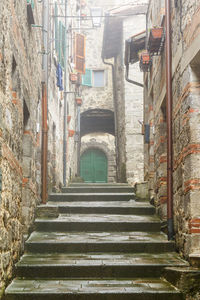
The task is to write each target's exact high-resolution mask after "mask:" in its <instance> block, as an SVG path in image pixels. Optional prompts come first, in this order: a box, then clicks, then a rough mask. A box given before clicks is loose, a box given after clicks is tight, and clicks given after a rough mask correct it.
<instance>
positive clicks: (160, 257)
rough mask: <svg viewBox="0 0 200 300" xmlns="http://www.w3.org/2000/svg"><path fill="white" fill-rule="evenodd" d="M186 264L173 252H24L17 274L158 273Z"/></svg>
mask: <svg viewBox="0 0 200 300" xmlns="http://www.w3.org/2000/svg"><path fill="white" fill-rule="evenodd" d="M171 265H173V266H174V267H175V266H176V267H177V266H186V265H187V264H186V263H185V262H184V261H183V260H181V259H180V258H179V257H178V256H177V255H175V254H174V253H165V254H157V255H155V254H146V253H139V254H133V253H127V254H124V253H122V254H116V253H88V254H85V253H83V254H74V253H68V254H66V253H60V254H58V253H52V254H40V253H34V254H25V255H24V256H23V257H22V259H21V260H20V262H19V263H18V264H17V266H16V275H17V276H18V277H23V278H24V277H25V278H54V277H56V278H69V277H73V278H89V277H90V276H91V275H92V276H91V277H96V278H98V277H99V278H117V277H120V278H133V277H144V278H146V277H152V276H154V277H159V276H161V275H162V272H163V269H164V268H165V267H167V266H171Z"/></svg>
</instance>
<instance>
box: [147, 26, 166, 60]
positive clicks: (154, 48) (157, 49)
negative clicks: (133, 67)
mask: <svg viewBox="0 0 200 300" xmlns="http://www.w3.org/2000/svg"><path fill="white" fill-rule="evenodd" d="M163 33H164V30H163V27H153V28H151V29H150V34H149V40H148V47H147V48H148V51H149V52H150V54H151V55H160V53H161V51H162V49H163V46H164V34H163Z"/></svg>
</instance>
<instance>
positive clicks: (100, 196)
mask: <svg viewBox="0 0 200 300" xmlns="http://www.w3.org/2000/svg"><path fill="white" fill-rule="evenodd" d="M130 199H135V194H134V193H60V194H55V193H51V194H50V195H49V198H48V201H87V202H88V201H127V200H130Z"/></svg>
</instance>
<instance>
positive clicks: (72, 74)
mask: <svg viewBox="0 0 200 300" xmlns="http://www.w3.org/2000/svg"><path fill="white" fill-rule="evenodd" d="M69 79H70V81H71V83H73V84H75V83H76V82H77V80H78V75H77V74H76V73H70V75H69Z"/></svg>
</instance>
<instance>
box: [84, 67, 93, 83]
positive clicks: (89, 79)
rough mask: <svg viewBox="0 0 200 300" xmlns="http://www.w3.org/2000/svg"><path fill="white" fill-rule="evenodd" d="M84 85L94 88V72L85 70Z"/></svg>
mask: <svg viewBox="0 0 200 300" xmlns="http://www.w3.org/2000/svg"><path fill="white" fill-rule="evenodd" d="M82 85H87V86H92V70H89V69H86V70H85V74H84V75H82Z"/></svg>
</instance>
